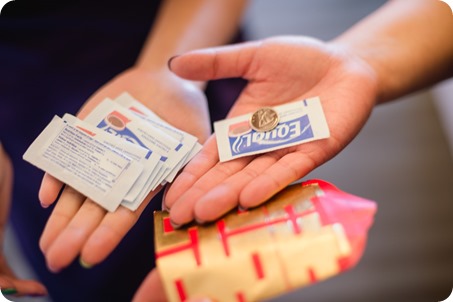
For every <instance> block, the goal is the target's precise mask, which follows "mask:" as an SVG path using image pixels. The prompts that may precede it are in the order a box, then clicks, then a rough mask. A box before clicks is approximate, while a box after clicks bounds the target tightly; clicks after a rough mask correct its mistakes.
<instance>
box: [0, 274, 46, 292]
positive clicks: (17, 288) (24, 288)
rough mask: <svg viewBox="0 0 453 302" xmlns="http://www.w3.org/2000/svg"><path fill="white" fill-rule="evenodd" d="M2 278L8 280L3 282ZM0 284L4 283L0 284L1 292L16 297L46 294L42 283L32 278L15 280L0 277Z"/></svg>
mask: <svg viewBox="0 0 453 302" xmlns="http://www.w3.org/2000/svg"><path fill="white" fill-rule="evenodd" d="M4 280H8V282H7V283H5V282H3V281H4ZM1 284H4V285H2V286H1V289H2V294H4V295H14V296H16V297H21V296H46V295H47V290H46V288H45V287H44V285H42V284H41V283H39V282H36V281H33V280H17V279H10V278H2V277H0V285H1Z"/></svg>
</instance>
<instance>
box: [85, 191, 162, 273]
mask: <svg viewBox="0 0 453 302" xmlns="http://www.w3.org/2000/svg"><path fill="white" fill-rule="evenodd" d="M159 191H160V188H159V189H156V190H154V191H152V192H150V193H149V194H148V196H147V197H146V199H145V201H143V202H142V204H141V205H140V207H139V208H138V209H137V210H135V211H130V210H128V209H127V208H125V207H119V208H118V209H117V210H116V211H115V212H113V213H107V214H106V215H105V217H104V218H103V219H102V222H101V223H100V224H99V226H98V227H97V228H96V229H95V230H94V231H93V233H92V234H91V235H90V237H89V238H88V240H87V241H86V243H85V245H84V246H83V249H82V252H81V255H80V260H81V263H83V265H84V266H85V267H91V266H93V265H96V264H98V263H100V262H102V261H103V260H104V259H105V258H107V256H108V255H109V254H110V253H111V252H112V251H113V250H114V249H115V247H116V246H117V245H118V244H119V243H120V241H121V240H122V239H123V238H124V236H126V234H127V232H128V231H129V230H130V229H131V228H132V227H133V226H134V224H135V223H136V222H137V220H138V218H139V217H140V215H141V214H142V213H143V211H144V210H145V208H146V206H147V205H148V203H149V202H150V201H151V199H152V198H153V197H154V196H155V195H156V194H157V193H158V192H159Z"/></svg>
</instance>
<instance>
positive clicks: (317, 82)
mask: <svg viewBox="0 0 453 302" xmlns="http://www.w3.org/2000/svg"><path fill="white" fill-rule="evenodd" d="M170 68H171V70H172V71H173V72H174V73H175V74H177V75H179V76H181V77H183V78H186V79H191V80H203V81H205V80H211V79H219V78H229V77H242V78H244V79H247V80H248V85H247V86H246V88H245V89H244V90H243V92H242V93H241V95H240V96H239V98H238V99H237V101H236V103H235V104H234V106H233V108H232V109H231V111H230V112H229V114H228V117H234V116H238V115H243V114H247V113H253V112H254V111H255V110H257V109H258V108H260V107H263V106H275V105H280V104H283V103H287V102H291V101H295V100H302V99H305V98H308V97H314V96H319V97H320V99H321V104H322V107H323V110H324V113H325V117H326V120H327V123H328V126H329V129H330V137H329V138H328V139H323V140H319V141H313V142H310V143H305V144H301V145H297V146H294V147H289V148H285V149H281V150H277V151H273V152H269V153H265V154H262V155H257V156H248V157H244V158H239V159H235V160H231V161H228V162H223V163H221V162H219V157H218V151H217V146H216V137H215V135H213V136H211V137H210V138H209V139H208V141H207V143H206V144H205V145H204V147H203V149H202V151H201V152H200V153H199V154H198V155H197V156H196V157H195V158H194V159H193V160H192V161H191V162H190V163H189V164H188V165H187V166H186V167H185V169H184V170H183V171H182V173H181V174H180V175H179V177H178V178H177V179H176V180H175V181H174V182H173V184H172V185H171V187H170V188H169V190H168V192H167V194H166V197H165V200H164V203H165V205H166V207H167V208H168V209H170V218H171V221H172V222H173V223H174V224H175V225H183V224H186V223H189V222H190V221H192V220H193V219H196V220H197V221H199V222H207V221H212V220H214V219H216V218H218V217H220V216H221V215H223V214H224V213H226V212H228V211H229V210H231V209H233V208H234V207H236V206H238V205H239V206H241V207H243V208H250V207H254V206H257V205H259V204H260V203H262V202H264V201H265V200H267V199H268V198H270V197H271V196H272V195H274V194H275V193H277V192H278V191H279V190H281V189H283V188H284V187H286V186H287V185H288V184H290V183H291V182H293V181H296V180H298V179H300V178H302V177H303V176H304V175H306V174H307V173H308V172H310V171H311V170H313V169H315V168H316V167H318V166H319V165H321V164H323V163H324V162H326V161H327V160H329V159H330V158H332V157H333V156H335V155H336V154H337V153H338V152H340V151H341V150H342V149H343V148H344V147H345V146H346V145H347V144H348V143H349V142H350V141H351V140H352V139H353V138H354V136H355V135H356V134H357V133H358V132H359V130H360V129H361V127H362V126H363V124H364V123H365V121H366V120H367V118H368V116H369V114H370V112H371V110H372V108H373V106H374V104H375V102H376V95H377V80H376V74H375V72H374V71H373V70H372V69H371V67H370V66H369V65H368V64H367V63H366V62H364V61H362V60H361V59H360V58H359V57H357V56H355V55H353V54H352V53H349V52H348V51H347V50H345V49H343V48H342V47H341V46H339V45H335V44H334V43H323V42H321V41H318V40H314V39H310V38H305V37H290V36H289V37H275V38H270V39H267V40H263V41H257V42H248V43H244V44H237V45H233V46H225V47H219V48H211V49H205V50H198V51H193V52H189V53H187V54H184V55H182V56H179V57H176V58H174V59H173V60H172V61H171V62H170Z"/></svg>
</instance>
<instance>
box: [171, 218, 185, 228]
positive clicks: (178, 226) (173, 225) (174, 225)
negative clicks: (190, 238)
mask: <svg viewBox="0 0 453 302" xmlns="http://www.w3.org/2000/svg"><path fill="white" fill-rule="evenodd" d="M170 224H171V226H172V227H173V228H174V229H175V230H176V229H180V228H181V227H182V225H181V224H177V223H174V222H173V220H171V219H170Z"/></svg>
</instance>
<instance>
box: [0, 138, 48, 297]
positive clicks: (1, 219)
mask: <svg viewBox="0 0 453 302" xmlns="http://www.w3.org/2000/svg"><path fill="white" fill-rule="evenodd" d="M12 185H13V165H12V163H11V160H10V159H9V156H8V155H7V154H6V152H4V151H3V148H2V146H1V144H0V289H1V290H2V293H3V294H4V295H14V296H16V297H19V296H45V295H47V290H46V288H45V287H44V285H42V284H41V283H40V282H38V281H34V280H23V279H20V278H17V277H16V275H15V274H14V272H13V270H12V269H11V268H10V266H9V265H8V263H7V261H6V258H5V255H4V254H3V248H2V247H3V242H4V232H5V227H6V222H7V220H8V214H9V207H10V203H11V193H12V192H11V191H12Z"/></svg>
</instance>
